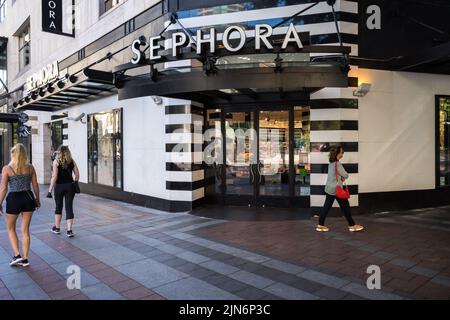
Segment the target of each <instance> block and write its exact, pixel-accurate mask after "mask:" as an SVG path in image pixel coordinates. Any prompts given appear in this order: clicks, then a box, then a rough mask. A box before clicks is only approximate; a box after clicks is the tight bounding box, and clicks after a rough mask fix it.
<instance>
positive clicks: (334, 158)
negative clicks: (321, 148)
mask: <svg viewBox="0 0 450 320" xmlns="http://www.w3.org/2000/svg"><path fill="white" fill-rule="evenodd" d="M342 151H344V149H343V148H342V146H337V147H331V148H330V155H329V156H328V157H329V159H330V163H334V162H336V161H338V159H337V156H338V154H340V153H341V152H342Z"/></svg>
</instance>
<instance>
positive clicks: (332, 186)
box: [325, 161, 349, 196]
mask: <svg viewBox="0 0 450 320" xmlns="http://www.w3.org/2000/svg"><path fill="white" fill-rule="evenodd" d="M335 165H336V162H333V163H330V164H329V165H328V177H327V184H326V185H325V192H326V193H328V194H329V195H332V196H335V195H336V167H335ZM337 167H338V177H339V179H338V180H339V181H338V182H339V185H340V186H341V187H342V185H343V181H342V178H344V179H348V177H349V175H348V173H347V171H345V169H344V166H343V165H342V163H340V162H339V161H338V166H337Z"/></svg>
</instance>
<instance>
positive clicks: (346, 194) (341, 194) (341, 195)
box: [336, 161, 350, 200]
mask: <svg viewBox="0 0 450 320" xmlns="http://www.w3.org/2000/svg"><path fill="white" fill-rule="evenodd" d="M338 179H339V174H338V163H337V161H336V198H338V199H344V200H346V199H350V191H349V190H348V188H347V186H346V185H345V182H344V185H343V186H342V187H341V186H340V185H339V180H338Z"/></svg>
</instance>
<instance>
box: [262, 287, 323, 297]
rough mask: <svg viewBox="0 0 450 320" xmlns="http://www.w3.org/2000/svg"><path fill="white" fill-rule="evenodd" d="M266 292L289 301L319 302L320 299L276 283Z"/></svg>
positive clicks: (266, 289)
mask: <svg viewBox="0 0 450 320" xmlns="http://www.w3.org/2000/svg"><path fill="white" fill-rule="evenodd" d="M264 290H265V291H267V292H269V293H271V294H274V295H276V296H279V297H281V298H284V299H287V300H318V299H319V297H317V296H315V295H313V294H310V293H308V292H305V291H302V290H299V289H296V288H293V287H290V286H288V285H285V284H283V283H275V284H273V285H271V286H269V287H267V288H265V289H264Z"/></svg>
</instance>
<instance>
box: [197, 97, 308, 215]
mask: <svg viewBox="0 0 450 320" xmlns="http://www.w3.org/2000/svg"><path fill="white" fill-rule="evenodd" d="M308 103H309V98H308V99H305V100H297V102H296V103H295V104H296V105H308ZM294 107H295V105H294V103H285V102H280V103H267V102H266V103H259V104H258V105H255V104H249V105H246V106H226V107H224V106H222V105H221V106H219V107H217V106H216V107H211V108H205V113H204V121H205V122H206V119H207V116H206V113H207V111H208V110H210V109H220V110H221V111H220V113H221V131H222V135H223V136H225V135H224V132H225V121H226V114H227V113H230V112H252V113H253V114H254V117H253V127H254V129H255V130H256V132H258V134H257V137H256V139H258V143H257V159H256V162H257V164H252V165H251V168H250V170H252V172H253V175H254V176H255V179H254V182H253V195H229V194H227V193H226V179H225V178H226V166H225V165H221V166H220V171H221V172H220V174H221V187H220V190H221V193H220V194H208V195H205V196H206V197H207V198H208V200H209V201H210V202H213V203H214V202H215V203H219V204H221V205H245V206H246V205H249V206H267V207H269V206H274V207H293V206H295V207H302V208H309V206H310V197H305V196H295V167H294ZM261 111H288V113H289V195H288V196H261V195H260V183H258V182H257V180H258V178H259V173H258V170H257V168H255V167H256V166H258V165H259V162H260V158H259V156H260V154H259V128H260V127H259V113H260V112H261ZM205 127H206V126H205ZM222 150H223V159H224V161H225V159H226V139H222Z"/></svg>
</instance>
